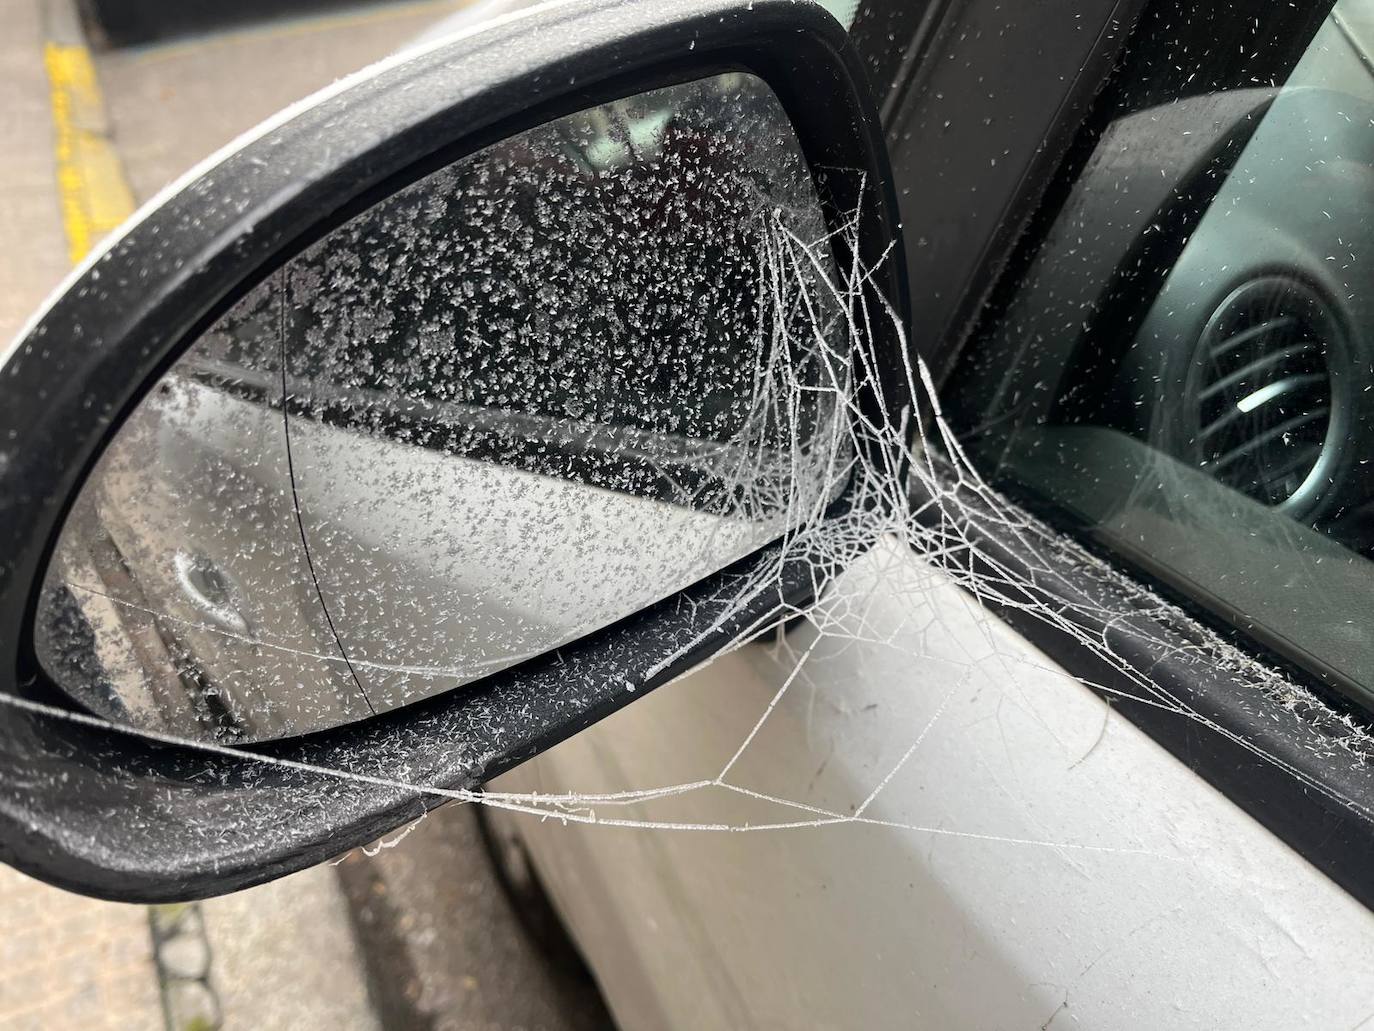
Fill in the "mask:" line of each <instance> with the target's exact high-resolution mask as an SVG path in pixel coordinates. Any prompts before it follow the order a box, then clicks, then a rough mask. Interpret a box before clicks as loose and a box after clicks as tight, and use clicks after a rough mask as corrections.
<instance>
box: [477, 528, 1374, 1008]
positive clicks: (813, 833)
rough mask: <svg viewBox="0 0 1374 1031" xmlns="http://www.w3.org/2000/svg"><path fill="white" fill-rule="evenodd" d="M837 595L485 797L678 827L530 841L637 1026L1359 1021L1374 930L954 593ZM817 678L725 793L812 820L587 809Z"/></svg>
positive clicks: (895, 576)
mask: <svg viewBox="0 0 1374 1031" xmlns="http://www.w3.org/2000/svg"><path fill="white" fill-rule="evenodd" d="M831 597H837V598H842V599H844V600H843V604H842V606H841V607H840V609H839V610H837V617H838V618H837V619H836V621H835V623H834V624H833V625H831V626H830V629H829V632H828V633H827V635H826V636H825V637H824V638H821V639H820V640H819V641H818V640H817V636H818V635H817V631H816V628H815V624H814V623H812V624H809V625H806V626H803V627H801V628H799V629H797V630H796V631H794V632H793V633H792V634H791V635H790V636H789V637H788V639H787V642H786V645H785V647H784V650H783V651H782V652H779V651H778V650H777V647H776V646H773V645H764V644H757V643H756V644H752V645H748V646H746V647H744V648H742V649H740V650H738V651H735V652H733V653H731V654H730V655H728V656H726V657H723V658H721V659H718V660H717V661H716V662H714V663H712V664H711V665H710V666H708V667H706V668H703V669H701V670H698V671H697V672H695V673H693V674H691V675H689V676H687V677H685V678H683V679H681V680H679V681H678V682H676V683H674V684H672V685H669V686H668V687H666V688H663V689H662V690H661V691H660V692H658V693H657V694H656V695H655V696H654V697H652V698H649V699H646V700H645V701H644V703H642V704H640V705H636V706H632V707H630V708H628V709H626V710H624V711H623V712H621V713H619V714H617V715H616V716H615V717H613V718H612V719H610V720H607V721H606V722H605V723H604V724H602V725H600V726H598V727H596V728H593V729H592V730H590V731H588V732H587V733H585V734H583V735H580V736H579V737H577V738H574V739H572V740H570V741H567V742H565V743H564V744H562V745H560V746H558V747H557V748H555V749H553V750H551V751H550V752H548V753H546V754H545V755H544V756H542V757H540V758H539V759H537V760H535V761H534V762H532V763H530V764H528V765H527V766H525V767H522V768H521V769H520V770H517V771H515V772H514V773H513V774H511V775H509V776H508V777H507V778H505V779H503V780H502V781H500V782H498V783H497V784H496V785H495V786H494V787H495V789H496V790H501V789H507V790H514V789H520V790H537V791H539V792H541V793H563V792H577V793H587V794H588V795H591V796H593V798H592V799H590V800H588V801H586V802H584V803H581V804H579V805H578V806H577V807H576V811H578V812H584V813H586V812H594V813H595V815H596V817H597V819H599V820H606V819H611V820H629V821H631V822H640V821H647V822H649V823H651V824H652V823H665V824H674V825H679V829H667V828H661V829H644V828H643V827H641V826H630V827H615V826H585V825H579V824H575V823H570V824H566V825H565V824H562V823H559V822H558V821H556V820H546V821H542V822H536V821H532V820H528V819H524V818H520V817H516V818H515V819H516V820H517V821H518V822H517V823H516V824H514V826H515V828H516V829H517V831H518V832H519V833H520V834H521V835H522V836H523V838H524V840H525V841H526V842H527V844H528V845H529V847H530V849H531V851H532V854H533V856H534V858H535V859H536V862H537V864H538V867H539V869H540V871H541V873H542V874H544V875H545V876H546V879H547V883H548V884H549V886H550V888H551V890H552V892H553V894H554V896H555V897H556V899H557V902H558V904H559V907H560V909H561V911H562V912H563V913H564V914H565V916H566V917H567V919H568V921H569V923H570V926H571V927H572V929H573V931H574V932H575V935H576V937H577V940H578V942H579V943H580V945H581V947H582V948H583V949H584V951H585V953H586V955H587V957H588V959H589V961H590V963H591V966H592V967H593V969H594V970H596V971H598V972H599V973H600V974H601V979H602V986H603V990H604V991H605V992H606V993H607V996H608V999H609V1001H610V1004H611V1006H612V1008H613V1010H614V1011H615V1013H616V1015H617V1017H618V1019H620V1020H621V1022H622V1023H623V1025H624V1026H626V1027H641V1026H663V1027H734V1026H755V1027H797V1026H820V1027H841V1026H845V1027H912V1026H918V1027H959V1028H1002V1027H1039V1026H1043V1025H1047V1024H1048V1023H1049V1022H1050V1021H1051V1020H1053V1021H1054V1022H1055V1023H1058V1022H1061V1021H1062V1022H1063V1023H1064V1026H1082V1027H1114V1028H1142V1029H1144V1028H1157V1027H1196V1028H1214V1027H1222V1026H1228V1027H1274V1028H1278V1027H1338V1026H1347V1025H1353V1024H1354V1023H1355V1022H1356V1021H1358V1020H1359V1019H1361V1018H1362V1017H1363V1016H1364V1015H1365V1014H1366V1013H1367V1010H1368V1007H1369V1003H1370V1000H1369V997H1368V992H1367V990H1366V989H1367V986H1368V984H1369V983H1371V979H1374V958H1370V957H1371V955H1372V954H1371V949H1370V946H1371V944H1374V916H1371V914H1370V913H1369V912H1368V911H1367V910H1366V909H1365V908H1364V907H1363V906H1361V905H1360V904H1359V903H1357V902H1356V901H1355V900H1354V899H1352V898H1351V897H1349V896H1348V895H1346V894H1345V893H1344V892H1342V891H1341V890H1340V889H1339V888H1337V887H1336V886H1335V885H1334V884H1332V883H1331V882H1330V881H1328V880H1326V879H1325V878H1324V877H1322V876H1320V875H1318V874H1317V873H1316V871H1314V870H1313V869H1312V868H1311V867H1310V866H1309V865H1308V864H1307V863H1306V862H1305V861H1304V860H1303V859H1302V858H1301V857H1299V856H1298V855H1297V854H1296V853H1294V852H1293V851H1292V850H1291V849H1290V848H1289V847H1288V846H1287V845H1285V844H1284V843H1283V842H1281V841H1280V840H1279V839H1277V838H1276V837H1274V836H1273V835H1271V834H1270V833H1269V832H1268V831H1266V830H1265V829H1264V828H1262V827H1261V826H1259V825H1258V824H1257V823H1256V822H1255V821H1254V820H1253V819H1251V818H1250V817H1249V816H1248V815H1247V814H1246V813H1244V812H1243V811H1242V810H1241V809H1239V808H1238V807H1236V806H1235V805H1234V804H1233V803H1232V802H1230V801H1229V800H1228V799H1227V798H1226V797H1225V796H1224V795H1222V794H1221V793H1219V792H1218V791H1216V790H1215V789H1214V788H1212V787H1210V786H1209V785H1208V784H1207V783H1206V782H1205V781H1203V780H1202V779H1201V778H1199V777H1198V776H1197V775H1196V774H1195V773H1193V772H1191V771H1190V770H1188V769H1187V768H1186V767H1185V766H1184V765H1183V764H1182V763H1181V762H1180V761H1179V760H1177V759H1175V758H1174V757H1172V756H1171V755H1169V754H1168V753H1167V752H1166V751H1164V749H1162V748H1160V747H1159V746H1158V745H1157V744H1156V743H1155V742H1154V741H1153V740H1152V739H1151V738H1149V737H1148V736H1146V735H1145V734H1144V733H1143V732H1141V731H1140V730H1138V729H1137V728H1136V727H1135V726H1134V725H1132V724H1131V723H1130V722H1128V721H1127V720H1125V719H1124V718H1122V717H1121V716H1120V715H1119V714H1117V713H1116V712H1114V711H1113V709H1112V707H1111V706H1110V705H1108V704H1106V703H1104V701H1103V700H1102V699H1101V698H1100V697H1098V696H1097V695H1095V694H1094V693H1093V692H1091V691H1089V690H1088V689H1087V688H1086V687H1084V686H1083V685H1082V684H1081V683H1079V682H1078V681H1077V680H1075V678H1074V677H1072V676H1071V675H1069V674H1068V673H1066V672H1065V671H1063V670H1062V669H1061V668H1059V667H1057V666H1056V665H1055V663H1054V662H1053V661H1052V660H1050V659H1049V658H1048V657H1047V656H1045V655H1044V654H1043V653H1041V652H1039V651H1037V650H1036V649H1035V648H1034V647H1033V646H1032V645H1030V644H1029V642H1027V641H1026V640H1025V639H1024V638H1023V637H1021V636H1020V635H1019V634H1017V633H1016V632H1015V631H1013V630H1011V629H1010V628H1009V627H1008V626H1007V625H1006V624H1005V623H1003V622H1002V621H1000V620H999V619H997V618H996V617H994V616H992V615H991V614H989V612H988V611H986V610H985V609H983V608H982V607H981V606H980V605H979V603H978V602H977V601H976V600H975V599H974V598H972V597H971V596H970V595H968V594H967V593H966V592H964V591H963V590H962V589H961V588H959V587H957V586H955V585H953V584H952V583H951V582H950V581H949V580H948V579H947V578H946V576H945V574H943V573H942V572H940V571H938V570H936V569H934V568H933V567H932V566H930V565H929V564H928V563H927V562H926V561H924V560H923V559H922V558H921V557H920V556H918V555H916V554H915V553H914V552H912V551H911V550H910V549H909V548H907V547H905V545H904V544H903V543H902V542H899V541H896V540H891V541H889V542H888V543H887V544H886V545H884V546H882V547H881V548H879V549H877V550H875V551H874V552H873V553H872V554H871V555H870V556H868V557H866V558H865V559H864V560H862V561H861V562H860V563H859V564H858V565H856V566H855V567H853V568H852V569H851V570H850V571H849V572H848V573H846V574H845V576H844V577H843V578H842V579H841V580H840V581H839V582H838V583H837V584H836V585H835V586H834V588H833V593H832V595H831ZM821 612H822V613H825V612H826V608H825V604H824V602H823V603H822V607H821ZM808 653H809V657H808V658H807V659H806V660H805V661H804V662H803V663H802V664H801V665H800V667H799V668H800V670H801V672H800V674H799V675H798V676H797V677H796V679H794V680H793V681H792V682H791V683H790V686H788V687H787V689H786V690H785V691H784V692H783V693H782V695H781V697H780V698H779V700H778V702H777V705H776V707H775V708H774V709H773V710H772V712H771V713H770V714H769V715H768V716H767V718H766V720H764V722H763V723H762V725H761V726H760V727H759V729H758V732H757V734H755V736H754V737H753V738H752V739H751V740H749V744H748V747H747V748H745V749H744V751H743V753H742V754H741V756H740V757H739V759H738V760H737V761H736V762H735V763H734V765H733V766H732V767H731V768H730V769H729V771H728V773H727V774H726V776H725V777H724V778H723V779H724V781H725V782H726V783H729V784H733V785H736V786H738V787H742V788H745V789H747V790H749V791H752V792H757V793H758V794H759V795H764V796H774V797H776V798H780V799H785V800H786V801H787V802H790V803H793V804H792V805H786V804H780V803H778V802H765V801H763V800H762V799H760V798H758V797H753V796H749V795H741V794H739V793H736V792H732V791H729V790H726V789H724V788H720V787H714V788H706V789H694V790H692V791H689V792H685V793H683V794H680V795H676V796H672V797H668V798H664V799H660V800H655V801H652V802H648V803H640V804H637V805H632V806H629V807H622V806H618V805H608V804H606V803H604V802H597V801H596V800H595V797H594V796H596V795H599V794H605V793H615V792H630V791H636V790H644V789H646V788H662V787H667V786H670V785H674V784H692V783H695V782H697V781H699V780H700V779H701V778H702V777H703V776H704V777H706V778H708V779H710V778H712V777H713V776H714V775H715V774H716V773H717V772H719V771H720V770H722V769H723V767H724V766H725V764H726V763H728V762H729V761H730V759H731V757H732V756H733V755H734V754H735V750H736V749H738V748H739V746H740V745H741V744H742V743H743V742H744V741H745V740H746V739H748V738H749V735H750V733H751V731H752V730H753V729H754V727H755V724H756V723H757V722H758V721H759V719H760V718H761V717H762V716H763V715H764V713H765V712H766V711H767V710H768V706H769V704H770V701H771V700H772V698H773V696H774V695H775V694H776V693H777V692H778V690H779V688H780V687H782V686H783V684H784V683H786V682H787V680H788V677H789V675H790V673H791V671H792V669H793V668H794V663H795V660H796V659H797V658H798V657H799V656H802V655H808ZM894 770H895V771H896V772H895V774H894V773H893V771H894ZM889 774H891V775H892V776H891V779H890V780H887V777H888V776H889ZM876 789H881V790H878V791H877V794H876V796H874V792H875V790H876ZM870 796H874V797H872V801H871V802H870V803H869V804H868V806H867V807H866V808H864V803H865V801H866V800H868V799H869V798H870ZM803 806H808V807H814V808H812V809H806V808H802V807H803ZM815 810H825V811H826V812H827V813H833V814H836V816H833V817H832V816H829V815H825V814H823V813H820V812H816V811H815ZM856 813H858V814H859V816H860V817H861V819H859V820H857V821H856V820H855V819H854V815H855V814H856ZM808 822H815V823H818V824H820V825H819V826H811V827H804V826H791V827H786V828H776V827H775V828H774V829H764V828H765V827H766V825H769V824H804V823H808ZM681 825H687V826H688V827H691V828H694V829H681ZM700 825H705V826H707V827H714V828H715V829H702V827H701V826H700ZM751 828H752V829H751ZM1223 957H1224V958H1223ZM1334 969H1341V970H1342V976H1341V977H1340V979H1339V980H1337V979H1333V978H1332V977H1331V976H1330V971H1332V970H1334ZM1318 983H1319V984H1321V985H1322V986H1323V991H1322V992H1321V994H1320V997H1316V996H1314V995H1313V994H1311V993H1306V992H1293V991H1288V990H1286V986H1292V985H1301V984H1318Z"/></svg>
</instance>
